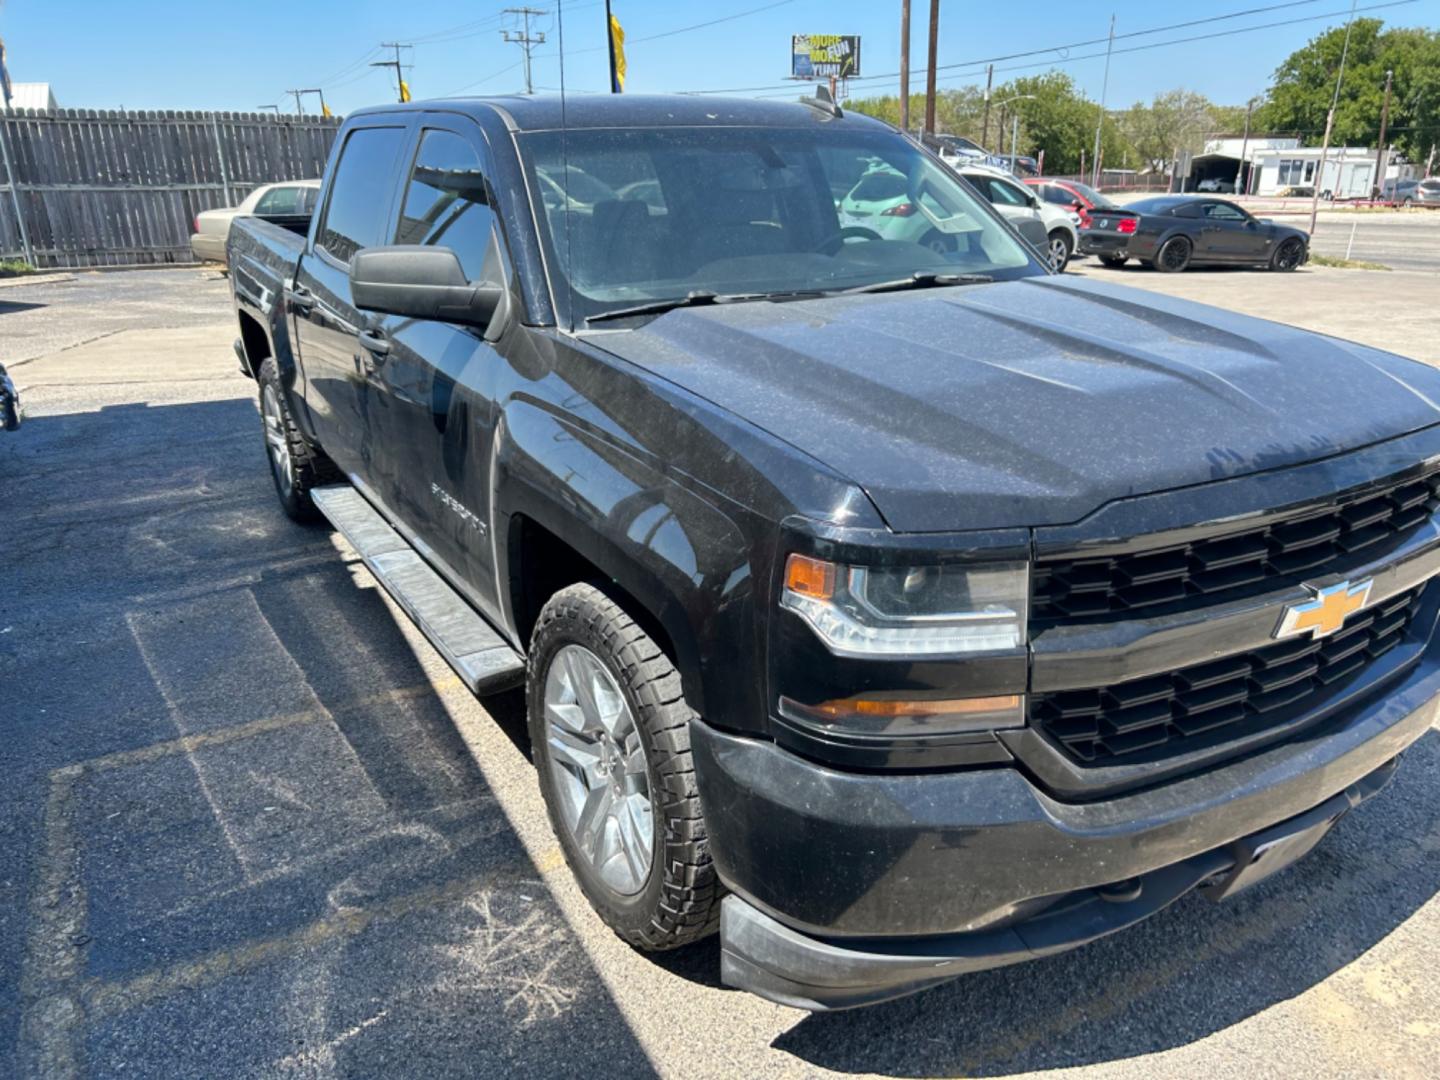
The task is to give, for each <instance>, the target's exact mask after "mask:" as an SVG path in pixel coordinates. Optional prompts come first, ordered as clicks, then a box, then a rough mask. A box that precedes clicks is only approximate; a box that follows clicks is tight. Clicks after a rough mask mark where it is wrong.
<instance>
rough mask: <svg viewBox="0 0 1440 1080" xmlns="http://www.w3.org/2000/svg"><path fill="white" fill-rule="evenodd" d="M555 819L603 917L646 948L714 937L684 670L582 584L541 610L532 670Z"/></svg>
mask: <svg viewBox="0 0 1440 1080" xmlns="http://www.w3.org/2000/svg"><path fill="white" fill-rule="evenodd" d="M526 695H527V702H528V711H529V725H530V745H531V753H532V754H533V756H534V760H535V767H536V769H537V771H538V773H539V780H540V790H541V794H542V795H543V796H544V798H545V808H546V810H547V812H548V813H549V816H550V826H551V828H552V829H554V831H555V835H556V837H557V838H558V839H559V841H560V848H561V850H562V851H563V852H564V854H565V861H566V862H567V863H569V864H570V870H571V872H572V873H574V875H575V878H576V880H577V881H578V882H579V883H580V888H581V890H582V891H583V892H584V893H585V896H586V898H587V899H588V900H589V901H590V904H591V906H592V907H594V909H595V911H596V912H597V913H598V914H599V916H600V918H601V919H603V920H604V921H605V923H606V924H607V925H608V926H609V927H610V928H611V929H612V930H614V931H615V933H616V934H618V935H619V936H620V937H621V938H622V939H624V940H625V941H627V942H629V943H630V944H631V945H634V946H636V947H638V948H641V949H646V950H660V949H673V948H677V947H678V946H681V945H687V944H689V943H690V942H692V941H696V940H698V939H699V938H702V937H705V936H706V935H707V934H710V933H711V932H713V931H714V929H715V928H716V926H717V925H718V924H719V919H720V900H721V898H722V897H723V895H724V890H723V888H722V887H721V885H720V881H719V878H718V877H717V876H716V874H715V866H714V863H713V862H712V861H711V859H710V848H709V842H708V840H707V838H706V831H705V821H704V818H703V816H702V814H701V809H700V796H699V792H698V790H697V789H696V786H695V766H694V764H693V762H692V760H691V756H690V722H691V720H692V719H694V717H695V714H694V712H693V711H692V710H691V709H690V707H689V705H687V704H686V702H685V697H684V693H683V689H682V687H681V684H680V675H679V673H677V672H676V670H675V668H674V665H673V664H672V663H671V661H670V658H669V657H668V656H666V655H665V652H664V650H662V649H661V648H660V646H659V645H657V644H656V643H655V641H654V639H652V638H651V637H650V635H649V634H647V633H646V632H645V631H644V630H643V629H641V627H640V626H639V625H637V624H636V623H635V622H634V620H632V619H631V618H630V616H629V615H627V614H626V613H625V611H624V609H623V608H621V607H620V605H619V604H617V603H616V602H615V601H614V600H612V599H611V598H610V597H609V596H607V595H606V594H605V593H604V592H602V591H601V590H600V589H598V588H596V587H595V586H594V585H588V584H581V585H572V586H570V587H569V588H566V589H562V590H561V591H560V592H558V593H556V594H555V595H554V596H552V597H551V598H550V600H549V602H548V603H547V604H546V605H545V607H544V609H543V610H542V611H541V612H540V618H539V621H538V622H537V623H536V626H535V633H534V635H533V637H532V639H531V646H530V657H529V663H528V668H527V672H526Z"/></svg>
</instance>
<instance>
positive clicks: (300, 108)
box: [285, 90, 305, 116]
mask: <svg viewBox="0 0 1440 1080" xmlns="http://www.w3.org/2000/svg"><path fill="white" fill-rule="evenodd" d="M304 92H305V91H304V90H286V91H285V93H287V94H294V95H295V112H296V113H297V114H299V115H300V116H304V115H305V106H304V104H303V103H302V102H301V100H300V95H301V94H303V93H304Z"/></svg>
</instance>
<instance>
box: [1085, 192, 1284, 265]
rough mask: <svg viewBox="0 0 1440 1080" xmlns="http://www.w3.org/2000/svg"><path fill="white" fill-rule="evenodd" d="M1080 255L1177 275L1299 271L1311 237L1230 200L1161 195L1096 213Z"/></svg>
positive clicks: (1106, 263)
mask: <svg viewBox="0 0 1440 1080" xmlns="http://www.w3.org/2000/svg"><path fill="white" fill-rule="evenodd" d="M1080 252H1081V254H1084V255H1098V256H1099V257H1100V261H1101V262H1102V263H1104V264H1105V265H1106V266H1120V265H1122V264H1123V263H1124V262H1125V260H1126V259H1139V260H1140V261H1141V262H1142V263H1144V264H1145V265H1146V266H1153V267H1155V269H1156V270H1164V271H1166V272H1167V273H1172V274H1173V273H1177V272H1179V271H1181V270H1184V269H1185V268H1186V267H1187V266H1201V265H1212V264H1230V265H1248V266H1268V267H1269V268H1270V269H1271V270H1294V269H1295V268H1296V267H1297V266H1300V265H1302V264H1303V263H1304V262H1305V260H1306V259H1307V258H1308V257H1309V254H1310V234H1309V233H1307V232H1305V231H1304V230H1303V229H1295V228H1291V227H1290V226H1289V225H1277V224H1275V223H1274V222H1273V221H1267V220H1263V219H1261V218H1257V217H1253V216H1252V215H1251V214H1249V213H1247V212H1246V211H1245V210H1244V209H1242V208H1241V207H1239V206H1236V205H1235V204H1234V203H1232V202H1226V201H1225V200H1224V199H1212V198H1207V197H1205V196H1198V197H1197V196H1194V195H1160V196H1157V197H1155V198H1152V199H1141V200H1139V201H1138V202H1133V203H1131V204H1130V205H1129V206H1127V207H1125V208H1124V209H1122V210H1116V211H1111V212H1107V211H1099V210H1097V211H1095V212H1093V213H1092V214H1091V215H1090V227H1089V228H1087V229H1082V230H1081V231H1080Z"/></svg>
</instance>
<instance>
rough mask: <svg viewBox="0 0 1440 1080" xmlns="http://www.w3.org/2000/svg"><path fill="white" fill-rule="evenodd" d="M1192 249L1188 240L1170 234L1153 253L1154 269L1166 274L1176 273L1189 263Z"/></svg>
mask: <svg viewBox="0 0 1440 1080" xmlns="http://www.w3.org/2000/svg"><path fill="white" fill-rule="evenodd" d="M1192 251H1193V249H1192V248H1191V246H1190V241H1189V240H1187V239H1185V237H1183V236H1172V237H1171V238H1170V239H1169V240H1166V241H1165V243H1164V244H1163V245H1161V247H1160V250H1159V251H1158V252H1156V253H1155V269H1156V270H1159V271H1161V272H1162V273H1166V274H1178V273H1180V271H1182V270H1184V269H1185V268H1186V267H1187V266H1189V265H1190V255H1191V252H1192Z"/></svg>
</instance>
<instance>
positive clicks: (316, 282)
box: [286, 116, 410, 499]
mask: <svg viewBox="0 0 1440 1080" xmlns="http://www.w3.org/2000/svg"><path fill="white" fill-rule="evenodd" d="M409 125H410V118H409V117H408V116H404V117H400V116H392V117H376V118H375V122H374V123H373V124H365V125H360V126H356V127H353V128H351V129H350V131H349V133H348V134H347V135H346V137H345V143H344V145H343V146H342V147H341V148H340V154H339V156H338V157H337V158H336V160H335V165H334V167H333V168H332V170H331V174H330V180H329V182H328V184H327V186H326V189H325V191H324V196H323V205H322V207H321V211H320V214H319V216H318V217H317V218H316V220H315V223H314V225H313V227H312V228H311V230H310V239H309V241H308V242H307V244H306V249H305V252H304V254H303V255H302V256H301V258H300V265H299V266H298V267H297V269H296V273H295V281H294V282H293V284H292V286H291V288H290V289H289V290H288V292H287V296H286V299H287V301H288V303H289V307H290V311H291V313H292V314H293V316H294V318H295V336H294V339H293V340H295V341H296V342H297V343H298V350H299V361H300V365H301V368H302V369H303V373H304V378H305V404H306V407H307V408H308V409H309V410H310V413H311V416H312V418H313V420H314V424H315V431H316V434H317V435H318V436H319V438H320V442H321V444H322V445H323V446H324V448H325V452H326V453H327V454H329V455H330V457H331V458H332V459H334V461H335V462H336V464H338V465H339V466H340V468H341V469H343V470H344V471H345V472H346V473H347V474H349V475H350V476H351V477H352V478H354V479H357V480H360V481H361V482H362V483H363V484H365V485H366V486H368V487H369V488H370V489H371V490H372V491H374V492H375V493H377V494H379V495H380V497H381V498H382V499H383V498H384V494H383V488H384V484H383V480H382V476H383V474H384V472H385V465H384V463H383V462H382V461H381V460H380V459H379V458H378V456H377V455H378V448H379V442H380V440H379V438H378V436H379V427H380V424H379V419H380V418H379V417H378V415H377V413H376V410H377V408H378V407H379V406H378V402H377V398H376V393H375V383H374V375H375V363H374V357H373V355H372V354H371V353H369V352H368V351H367V350H365V349H364V348H362V347H361V343H360V338H359V335H360V332H361V331H362V330H363V329H365V327H366V324H367V321H368V319H369V317H367V316H365V315H364V314H362V313H361V312H360V311H358V310H357V309H356V307H355V304H354V300H353V298H352V296H351V294H350V277H349V273H350V260H351V259H352V258H353V257H354V255H355V252H357V251H360V250H362V249H363V248H367V247H373V246H375V245H378V244H384V243H386V242H387V238H388V236H389V232H390V222H391V220H392V206H393V203H394V196H395V191H396V190H397V189H398V187H399V177H400V172H401V166H400V160H401V154H402V153H403V151H404V148H405V142H406V136H407V134H408V128H409Z"/></svg>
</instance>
